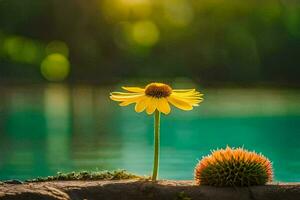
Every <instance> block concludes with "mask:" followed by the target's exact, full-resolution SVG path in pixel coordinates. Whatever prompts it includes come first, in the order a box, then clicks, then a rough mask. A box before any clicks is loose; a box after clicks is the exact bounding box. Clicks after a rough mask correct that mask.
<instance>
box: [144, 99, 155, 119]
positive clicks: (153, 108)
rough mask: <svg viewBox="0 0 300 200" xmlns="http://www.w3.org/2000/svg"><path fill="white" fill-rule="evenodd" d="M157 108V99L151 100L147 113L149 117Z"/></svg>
mask: <svg viewBox="0 0 300 200" xmlns="http://www.w3.org/2000/svg"><path fill="white" fill-rule="evenodd" d="M156 107H157V99H156V98H150V99H149V102H148V106H147V108H146V112H147V114H148V115H151V114H152V113H153V112H154V111H155V110H156Z"/></svg>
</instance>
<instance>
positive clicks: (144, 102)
mask: <svg viewBox="0 0 300 200" xmlns="http://www.w3.org/2000/svg"><path fill="white" fill-rule="evenodd" d="M149 100H150V98H149V97H146V96H144V97H143V98H141V99H140V100H139V101H138V102H137V103H136V104H135V108H134V109H135V111H136V112H138V113H139V112H143V111H144V110H145V109H146V107H147V106H148V102H149Z"/></svg>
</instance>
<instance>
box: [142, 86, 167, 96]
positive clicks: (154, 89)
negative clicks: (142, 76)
mask: <svg viewBox="0 0 300 200" xmlns="http://www.w3.org/2000/svg"><path fill="white" fill-rule="evenodd" d="M171 93H172V88H171V87H170V86H169V85H167V84H163V83H150V84H149V85H147V86H146V89H145V94H146V95H147V96H151V97H155V98H162V97H168V96H170V95H171Z"/></svg>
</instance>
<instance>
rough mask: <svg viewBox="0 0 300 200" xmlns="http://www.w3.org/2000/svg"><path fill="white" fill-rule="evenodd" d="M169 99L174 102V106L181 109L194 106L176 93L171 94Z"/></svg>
mask: <svg viewBox="0 0 300 200" xmlns="http://www.w3.org/2000/svg"><path fill="white" fill-rule="evenodd" d="M167 100H168V101H169V102H170V103H171V104H173V106H175V107H177V108H179V109H181V110H192V109H193V106H192V105H191V104H189V103H188V102H186V101H184V100H182V99H181V98H180V97H177V96H175V95H171V96H169V97H167Z"/></svg>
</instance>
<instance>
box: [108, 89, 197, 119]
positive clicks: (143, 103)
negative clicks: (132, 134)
mask: <svg viewBox="0 0 300 200" xmlns="http://www.w3.org/2000/svg"><path fill="white" fill-rule="evenodd" d="M122 88H123V89H124V90H127V91H128V92H112V93H111V94H110V98H111V99H112V100H114V101H119V102H121V103H120V106H128V105H129V104H132V103H135V111H136V112H143V111H144V110H146V112H147V114H149V115H150V114H152V113H153V112H154V111H155V110H156V109H157V110H158V111H160V112H162V113H164V114H169V113H170V111H171V108H170V105H169V103H171V104H172V105H173V106H175V107H177V108H179V109H182V110H192V109H193V106H198V105H199V103H200V102H201V101H202V100H203V98H202V96H203V94H201V93H200V92H197V91H196V90H195V89H185V90H173V89H172V88H171V87H170V86H169V85H167V84H164V83H150V84H148V85H147V86H146V87H145V88H139V87H122Z"/></svg>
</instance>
